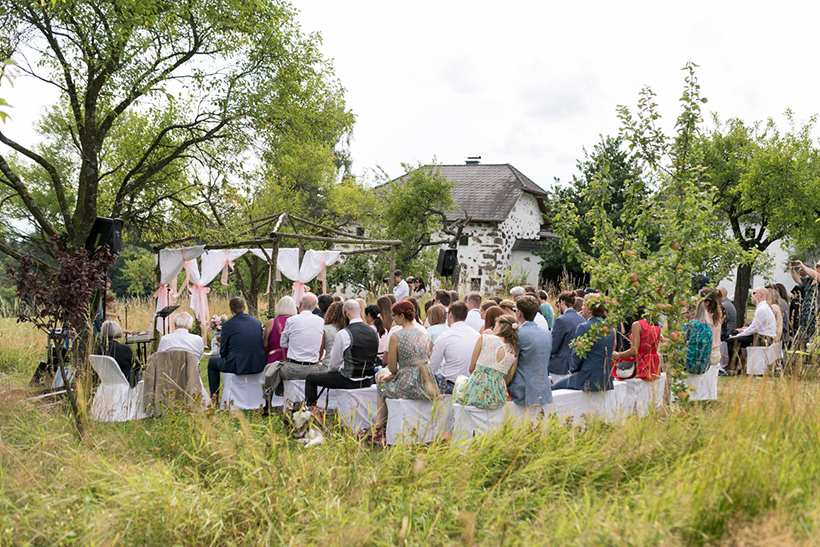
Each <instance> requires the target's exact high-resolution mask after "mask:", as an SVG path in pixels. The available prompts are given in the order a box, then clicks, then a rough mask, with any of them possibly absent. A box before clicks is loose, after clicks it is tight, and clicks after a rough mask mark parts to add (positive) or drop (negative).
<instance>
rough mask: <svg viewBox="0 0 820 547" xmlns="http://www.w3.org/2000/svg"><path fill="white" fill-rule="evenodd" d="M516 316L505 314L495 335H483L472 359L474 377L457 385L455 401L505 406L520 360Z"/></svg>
mask: <svg viewBox="0 0 820 547" xmlns="http://www.w3.org/2000/svg"><path fill="white" fill-rule="evenodd" d="M514 323H515V319H513V318H512V317H510V316H509V315H501V316H499V317H498V321H497V322H496V324H495V328H494V329H493V332H492V334H482V335H481V337H480V338H479V339H478V341H477V342H476V345H475V349H473V355H472V357H471V358H470V377H469V378H466V377H464V376H462V377H461V378H463V379H464V380H465V381H464V382H462V381H461V379H459V382H458V383H457V384H456V388H455V392H454V393H453V401H455V402H456V403H459V404H462V405H469V406H474V407H476V408H486V409H495V408H501V407H502V406H504V405H505V404H506V402H507V385H508V384H509V383H510V382H511V381H512V378H513V375H514V374H515V367H516V361H517V359H518V356H517V353H518V346H517V343H516V339H517V336H516V332H515V325H514Z"/></svg>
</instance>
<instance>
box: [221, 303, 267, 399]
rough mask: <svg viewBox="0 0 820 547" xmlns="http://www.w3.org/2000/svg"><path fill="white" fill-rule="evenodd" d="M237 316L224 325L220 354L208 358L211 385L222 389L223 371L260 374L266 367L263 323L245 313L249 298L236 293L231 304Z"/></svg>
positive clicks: (234, 314) (233, 312) (232, 311)
mask: <svg viewBox="0 0 820 547" xmlns="http://www.w3.org/2000/svg"><path fill="white" fill-rule="evenodd" d="M228 307H229V308H230V310H231V314H233V316H232V317H231V318H230V319H228V320H227V321H225V324H224V325H222V340H221V342H220V344H219V356H218V357H217V356H213V357H211V358H210V359H208V388H209V389H210V391H211V398H213V397H214V396H215V395H216V393H217V391H219V382H220V378H219V373H220V372H230V373H233V374H257V373H259V372H262V370H263V369H264V368H265V345H264V344H263V342H262V323H260V322H259V319H257V318H256V317H251V316H250V315H248V314H246V313H245V301H244V300H243V299H242V298H240V297H238V296H236V297H234V298H231V301H230V302H229V303H228Z"/></svg>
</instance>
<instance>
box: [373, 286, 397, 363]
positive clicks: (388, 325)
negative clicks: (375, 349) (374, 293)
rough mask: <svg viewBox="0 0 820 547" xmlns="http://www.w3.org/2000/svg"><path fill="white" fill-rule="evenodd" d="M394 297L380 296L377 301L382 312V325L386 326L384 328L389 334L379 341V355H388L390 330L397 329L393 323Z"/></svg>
mask: <svg viewBox="0 0 820 547" xmlns="http://www.w3.org/2000/svg"><path fill="white" fill-rule="evenodd" d="M391 296H392V295H384V296H380V297H379V298H378V300H376V305H377V306H378V307H379V309H380V310H381V315H382V323H383V324H384V328H385V329H386V330H387V332H386V333H385V334H384V336H382V337H381V339H380V340H379V354H380V355H386V354H387V343H388V342H389V341H390V340H389V339H390V334H389V333H390V330H391V329H392V328H393V327H395V326H396V325H395V323H394V322H393V312H392V311H391V308H392V307H393V304H395V302H393V300H392V299H391Z"/></svg>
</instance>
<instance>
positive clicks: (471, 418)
mask: <svg viewBox="0 0 820 547" xmlns="http://www.w3.org/2000/svg"><path fill="white" fill-rule="evenodd" d="M507 416H508V413H507V407H506V405H505V406H502V407H501V408H496V409H493V410H487V409H484V408H476V407H474V406H465V405H460V404H458V403H453V436H452V438H451V441H452V443H453V444H454V445H455V444H465V445H468V444H470V443H472V442H473V439H474V438H475V437H481V436H483V435H485V434H488V433H492V432H493V431H496V430H498V429H500V428H501V426H502V425H503V424H504V422H505V421H506V420H507Z"/></svg>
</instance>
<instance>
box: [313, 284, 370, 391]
mask: <svg viewBox="0 0 820 547" xmlns="http://www.w3.org/2000/svg"><path fill="white" fill-rule="evenodd" d="M342 313H344V316H345V319H347V321H348V325H347V327H346V328H345V329H343V330H340V331H339V333H338V334H337V335H336V340H335V341H334V342H333V348H332V349H331V350H330V363H329V364H328V369H329V371H328V372H320V373H314V374H310V375H308V377H307V378H305V402H306V403H307V404H308V406H312V405H315V404H316V400H317V399H318V388H319V387H327V388H333V389H359V388H363V387H370V385H371V384H372V383H373V377H374V376H375V374H376V372H375V368H374V367H375V363H376V353H377V352H378V351H379V335H378V333H377V332H376V329H374V328H373V327H371V326H370V325H368V324H367V323H365V322H364V321H362V318H361V309H360V308H359V303H358V302H356V301H355V300H348V301H347V302H345V303H344V305H343V306H342Z"/></svg>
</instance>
